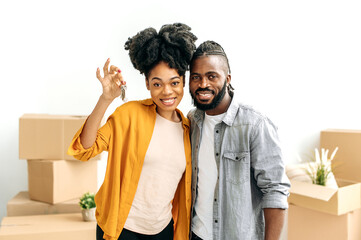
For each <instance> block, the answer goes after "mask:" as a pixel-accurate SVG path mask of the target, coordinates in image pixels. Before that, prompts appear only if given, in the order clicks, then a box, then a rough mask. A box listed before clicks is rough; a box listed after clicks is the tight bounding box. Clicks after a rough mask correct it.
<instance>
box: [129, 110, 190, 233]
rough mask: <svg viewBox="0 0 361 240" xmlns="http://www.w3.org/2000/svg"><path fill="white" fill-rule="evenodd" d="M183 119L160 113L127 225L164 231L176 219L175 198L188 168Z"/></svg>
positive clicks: (132, 227)
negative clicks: (172, 118) (175, 120)
mask: <svg viewBox="0 0 361 240" xmlns="http://www.w3.org/2000/svg"><path fill="white" fill-rule="evenodd" d="M183 133H184V131H183V127H182V122H179V123H176V122H172V121H169V120H167V119H165V118H163V117H161V116H160V115H159V114H157V117H156V121H155V126H154V131H153V135H152V139H151V140H150V144H149V147H148V150H147V153H146V155H145V159H144V164H143V168H142V172H141V175H140V179H139V183H138V188H137V191H136V193H135V197H134V200H133V203H132V207H131V209H130V212H129V215H128V218H127V220H126V222H125V225H124V228H126V229H128V230H130V231H133V232H137V233H141V234H147V235H154V234H158V233H160V232H161V231H162V230H163V229H164V228H165V227H166V226H167V225H168V224H169V222H170V220H171V219H172V203H171V202H172V200H173V198H174V194H175V191H176V190H177V187H178V183H179V181H180V179H181V177H182V175H183V173H184V171H185V167H186V157H185V151H184V141H183V135H184V134H183Z"/></svg>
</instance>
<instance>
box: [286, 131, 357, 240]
mask: <svg viewBox="0 0 361 240" xmlns="http://www.w3.org/2000/svg"><path fill="white" fill-rule="evenodd" d="M320 147H321V148H325V149H329V150H330V151H331V152H332V151H333V150H334V149H335V148H336V147H338V148H339V149H338V152H337V154H336V157H335V159H334V160H333V162H332V165H333V173H334V175H335V177H336V180H337V183H338V186H339V188H338V189H332V188H328V187H324V186H318V185H314V184H309V183H303V182H297V181H291V184H292V187H291V190H290V193H291V194H290V197H289V203H290V206H289V211H288V239H289V240H298V239H300V240H301V239H302V240H303V239H328V240H339V239H343V240H360V239H361V209H360V207H361V203H360V199H361V191H360V186H361V184H360V182H361V131H358V130H335V129H329V130H325V131H322V132H321V139H320Z"/></svg>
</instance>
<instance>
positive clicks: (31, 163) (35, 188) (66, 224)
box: [0, 114, 100, 239]
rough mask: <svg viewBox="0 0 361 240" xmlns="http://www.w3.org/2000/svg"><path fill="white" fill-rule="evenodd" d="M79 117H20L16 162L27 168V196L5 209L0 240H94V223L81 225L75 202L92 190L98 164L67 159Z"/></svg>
mask: <svg viewBox="0 0 361 240" xmlns="http://www.w3.org/2000/svg"><path fill="white" fill-rule="evenodd" d="M85 120H86V117H84V116H63V115H48V114H25V115H23V116H22V117H21V118H20V120H19V158H20V159H26V160H27V165H28V192H20V193H18V194H17V195H16V196H15V197H14V198H13V199H11V200H10V201H9V202H8V205H7V215H8V216H7V217H4V218H3V221H2V223H1V228H0V239H94V238H95V229H96V228H95V226H96V225H95V224H96V223H94V222H84V221H83V220H82V217H81V213H80V212H81V209H80V206H79V205H78V202H79V198H80V197H81V196H82V195H83V194H84V193H85V192H96V191H97V161H96V160H99V159H100V155H98V156H96V157H95V158H93V159H91V160H89V161H87V162H82V161H79V160H76V159H75V158H73V157H72V156H69V155H67V154H66V152H67V149H68V147H69V145H70V143H71V140H72V139H73V136H74V135H75V133H76V132H77V130H78V129H79V128H80V127H81V126H82V124H83V123H84V122H85Z"/></svg>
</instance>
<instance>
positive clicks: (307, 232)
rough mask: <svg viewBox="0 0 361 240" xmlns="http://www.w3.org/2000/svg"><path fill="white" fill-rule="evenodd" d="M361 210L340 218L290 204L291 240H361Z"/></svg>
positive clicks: (289, 234)
mask: <svg viewBox="0 0 361 240" xmlns="http://www.w3.org/2000/svg"><path fill="white" fill-rule="evenodd" d="M360 225H361V209H357V210H355V211H351V212H348V213H346V214H342V215H340V216H336V215H332V214H327V213H322V212H319V211H315V210H311V209H307V208H303V207H299V206H295V205H292V204H290V205H289V209H288V239H289V240H305V239H307V240H319V239H327V240H340V239H342V240H360V239H361V228H360Z"/></svg>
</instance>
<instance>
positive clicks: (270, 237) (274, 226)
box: [263, 208, 286, 240]
mask: <svg viewBox="0 0 361 240" xmlns="http://www.w3.org/2000/svg"><path fill="white" fill-rule="evenodd" d="M263 212H264V218H265V225H266V226H265V240H279V239H280V235H281V232H282V229H283V226H284V220H285V215H286V210H284V209H280V208H264V209H263Z"/></svg>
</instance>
